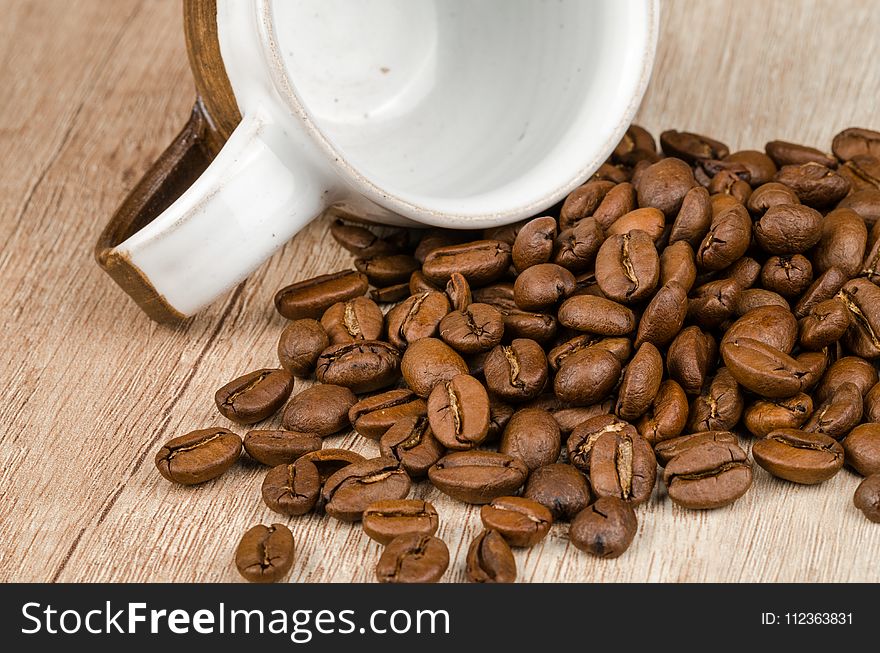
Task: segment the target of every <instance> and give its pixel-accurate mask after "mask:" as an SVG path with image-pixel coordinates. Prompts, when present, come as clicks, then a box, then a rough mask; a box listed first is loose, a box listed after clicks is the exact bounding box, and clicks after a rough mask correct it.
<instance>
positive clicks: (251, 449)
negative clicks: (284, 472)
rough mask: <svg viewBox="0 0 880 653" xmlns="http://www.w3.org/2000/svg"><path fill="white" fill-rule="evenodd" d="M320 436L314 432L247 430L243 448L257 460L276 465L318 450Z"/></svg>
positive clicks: (272, 465)
mask: <svg viewBox="0 0 880 653" xmlns="http://www.w3.org/2000/svg"><path fill="white" fill-rule="evenodd" d="M321 446H322V442H321V438H320V436H318V435H315V434H314V433H299V432H297V431H279V430H263V431H248V432H247V434H246V435H245V436H244V450H245V451H246V452H247V454H248V455H249V456H250V457H251V458H253V459H254V460H256V461H257V462H260V463H263V464H264V465H269V466H270V467H276V466H278V465H285V464H288V463H292V462H294V461H295V460H296V459H297V458H299V457H300V456H304V455H305V454H307V453H311V452H312V451H318V450H319V449H320V448H321Z"/></svg>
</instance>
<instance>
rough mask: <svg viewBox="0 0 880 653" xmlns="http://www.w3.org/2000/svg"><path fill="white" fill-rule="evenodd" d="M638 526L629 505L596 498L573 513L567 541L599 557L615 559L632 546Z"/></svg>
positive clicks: (615, 499)
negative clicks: (582, 508)
mask: <svg viewBox="0 0 880 653" xmlns="http://www.w3.org/2000/svg"><path fill="white" fill-rule="evenodd" d="M638 528H639V524H638V520H637V519H636V513H635V511H634V510H633V509H632V506H631V505H630V504H629V503H627V502H626V501H624V500H623V499H619V498H617V497H600V498H599V499H597V500H596V502H595V503H594V504H593V505H591V506H590V507H588V508H585V509H584V510H582V511H581V512H579V513H578V514H577V516H576V517H575V518H574V519H573V520H572V522H571V526H570V527H569V529H568V539H569V540H570V541H571V543H572V544H573V545H574V546H575V548H578V549H580V550H581V551H586V552H587V553H591V554H592V555H594V556H597V557H599V558H617V557H618V556H620V555H621V554H623V552H624V551H626V550H627V549H628V548H629V545H630V544H632V541H633V539H634V538H635V536H636V531H638Z"/></svg>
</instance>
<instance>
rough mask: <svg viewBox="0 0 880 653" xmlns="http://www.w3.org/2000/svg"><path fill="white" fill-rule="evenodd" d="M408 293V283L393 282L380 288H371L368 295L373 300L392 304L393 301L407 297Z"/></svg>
mask: <svg viewBox="0 0 880 653" xmlns="http://www.w3.org/2000/svg"><path fill="white" fill-rule="evenodd" d="M413 274H415V273H413ZM409 295H410V292H409V284H408V283H395V284H394V285H391V286H383V287H382V288H373V289H372V290H370V297H372V298H373V301H374V302H378V303H380V304H394V303H395V302H399V301H403V300H404V299H406V298H407V297H409Z"/></svg>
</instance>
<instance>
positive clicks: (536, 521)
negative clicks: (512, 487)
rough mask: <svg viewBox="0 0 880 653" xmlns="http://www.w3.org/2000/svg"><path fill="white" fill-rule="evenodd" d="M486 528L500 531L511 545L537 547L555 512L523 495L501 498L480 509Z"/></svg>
mask: <svg viewBox="0 0 880 653" xmlns="http://www.w3.org/2000/svg"><path fill="white" fill-rule="evenodd" d="M480 520H481V521H482V522H483V526H484V527H485V528H486V530H487V531H497V532H498V533H499V534H500V535H501V536H502V537H503V538H504V539H505V540H506V541H507V543H508V544H509V545H510V546H523V547H527V546H534V545H535V544H537V543H538V542H540V541H541V540H543V539H544V537H545V536H546V535H547V533H549V532H550V526H551V525H552V524H553V515H551V514H550V511H549V510H547V508H545V507H544V506H542V505H541V504H540V503H538V502H537V501H532V500H531V499H525V498H523V497H498V498H497V499H493V500H492V502H491V503H489V504H486V505H484V506H483V507H482V508H480Z"/></svg>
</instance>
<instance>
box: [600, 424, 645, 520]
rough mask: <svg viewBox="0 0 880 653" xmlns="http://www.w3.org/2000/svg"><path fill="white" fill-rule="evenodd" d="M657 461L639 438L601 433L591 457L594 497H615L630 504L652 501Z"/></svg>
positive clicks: (643, 439)
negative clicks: (650, 499)
mask: <svg viewBox="0 0 880 653" xmlns="http://www.w3.org/2000/svg"><path fill="white" fill-rule="evenodd" d="M656 479H657V459H656V458H655V457H654V451H653V450H652V449H651V445H650V444H648V441H647V440H645V438H643V437H642V436H640V435H632V434H628V433H625V432H620V433H603V434H602V435H600V436H599V437H598V438H597V439H596V441H595V442H594V443H593V450H592V453H591V454H590V485H591V486H592V488H593V494H595V495H596V497H618V498H620V499H623V500H624V501H629V502H631V503H633V504H636V505H637V504H640V503H644V502H645V501H647V500H648V499H649V498H650V497H651V492H652V491H653V489H654V483H655V481H656Z"/></svg>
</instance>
